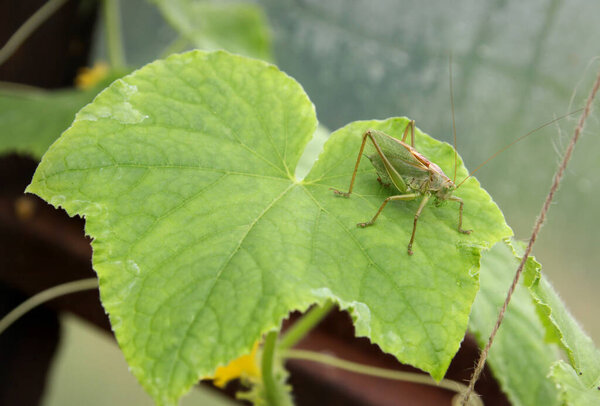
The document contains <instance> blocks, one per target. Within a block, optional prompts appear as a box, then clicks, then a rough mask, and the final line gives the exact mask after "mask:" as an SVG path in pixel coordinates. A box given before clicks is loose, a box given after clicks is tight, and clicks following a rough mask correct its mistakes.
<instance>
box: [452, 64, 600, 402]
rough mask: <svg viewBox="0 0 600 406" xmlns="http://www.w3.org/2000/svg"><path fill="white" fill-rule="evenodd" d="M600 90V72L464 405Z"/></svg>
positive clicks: (482, 354)
mask: <svg viewBox="0 0 600 406" xmlns="http://www.w3.org/2000/svg"><path fill="white" fill-rule="evenodd" d="M599 88H600V71H599V72H598V76H597V77H596V81H595V82H594V85H593V87H592V90H591V91H590V94H589V96H588V98H587V102H586V104H585V107H584V109H583V113H581V117H580V118H579V122H578V123H577V127H575V133H574V134H573V137H572V138H571V141H570V142H569V145H568V147H567V150H566V151H565V156H564V157H563V160H562V162H561V163H560V165H559V167H558V169H557V170H556V173H555V174H554V179H553V181H552V186H551V187H550V192H548V196H546V201H545V202H544V205H543V206H542V209H541V211H540V215H539V217H538V218H537V220H536V222H535V225H534V227H533V231H532V233H531V237H530V238H529V244H527V249H526V250H525V254H524V255H523V258H522V259H521V263H519V267H518V268H517V272H516V273H515V277H514V279H513V282H512V285H511V286H510V289H509V290H508V293H507V295H506V300H505V301H504V305H503V306H502V309H500V313H499V314H498V319H497V320H496V324H495V325H494V328H493V329H492V333H491V334H490V338H489V339H488V342H487V344H486V346H485V348H484V349H483V351H481V355H480V356H479V361H478V362H477V367H476V368H475V371H473V375H472V376H471V380H470V381H469V387H468V388H467V390H466V391H465V394H464V397H463V400H462V404H463V405H466V404H467V402H468V400H469V396H470V395H471V392H472V391H473V389H474V387H475V383H476V382H477V380H478V379H479V375H481V371H483V367H484V366H485V360H486V359H487V355H488V352H489V350H490V347H491V346H492V343H493V342H494V337H496V333H497V332H498V329H499V328H500V324H502V320H503V319H504V313H505V312H506V309H507V308H508V304H509V303H510V299H511V297H512V295H513V293H514V291H515V288H516V287H517V284H518V283H519V278H520V277H521V274H522V273H523V269H524V268H525V263H526V262H527V258H529V254H531V250H532V249H533V244H535V240H536V239H537V235H538V233H539V232H540V229H541V228H542V225H543V224H544V221H545V220H546V214H547V213H548V210H549V209H550V204H551V203H552V200H553V199H554V194H555V193H556V191H557V190H558V186H559V185H560V181H561V180H562V177H563V175H564V173H565V169H566V168H567V164H568V163H569V160H570V159H571V155H572V153H573V149H574V148H575V143H576V142H577V140H578V139H579V136H580V135H581V131H583V125H584V124H585V120H586V119H587V117H588V115H589V114H590V110H591V107H592V102H593V100H594V98H595V97H596V93H597V92H598V89H599Z"/></svg>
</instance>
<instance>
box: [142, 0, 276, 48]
mask: <svg viewBox="0 0 600 406" xmlns="http://www.w3.org/2000/svg"><path fill="white" fill-rule="evenodd" d="M151 1H152V2H153V3H156V5H157V6H158V7H159V9H160V10H161V12H162V13H163V15H164V16H165V19H166V20H167V21H168V22H169V23H170V24H171V25H172V27H173V28H174V29H175V30H176V31H177V32H179V33H180V34H181V35H183V37H184V38H186V39H188V40H189V41H190V42H191V43H192V44H194V46H196V47H197V48H199V49H204V50H208V51H213V50H217V49H225V50H228V51H231V52H235V53H239V54H241V55H246V56H253V57H256V58H260V59H264V60H271V59H272V50H271V34H270V32H269V27H268V24H267V19H266V17H265V15H264V13H263V12H262V10H261V8H260V7H259V6H257V5H255V4H251V3H223V2H212V1H199V0H151Z"/></svg>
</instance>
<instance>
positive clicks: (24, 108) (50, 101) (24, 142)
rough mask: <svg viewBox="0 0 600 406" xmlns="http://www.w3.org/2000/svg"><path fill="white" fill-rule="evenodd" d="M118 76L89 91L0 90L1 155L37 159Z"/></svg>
mask: <svg viewBox="0 0 600 406" xmlns="http://www.w3.org/2000/svg"><path fill="white" fill-rule="evenodd" d="M119 76H122V75H117V74H114V73H113V74H110V75H109V76H108V77H107V79H105V80H102V81H101V82H100V83H99V84H98V85H97V86H94V87H93V88H91V89H89V90H77V89H70V90H55V91H44V90H41V89H33V88H28V87H23V88H22V89H21V88H20V87H16V88H15V89H2V90H0V123H2V131H0V154H7V153H11V152H17V153H21V154H25V155H30V156H31V157H32V158H35V159H40V158H41V157H42V155H44V153H45V152H46V151H47V150H48V147H49V146H50V145H51V144H52V143H53V142H54V141H55V140H56V139H57V138H58V137H59V136H60V134H61V133H62V132H63V131H64V130H66V129H67V127H69V125H70V124H71V123H72V122H73V118H74V117H75V113H77V111H79V109H81V108H82V107H83V106H85V105H86V104H87V103H89V102H91V101H92V99H93V98H94V96H96V95H97V94H98V92H99V91H100V90H102V89H104V88H105V87H106V86H108V84H109V83H110V82H112V81H113V80H114V79H116V78H117V77H119Z"/></svg>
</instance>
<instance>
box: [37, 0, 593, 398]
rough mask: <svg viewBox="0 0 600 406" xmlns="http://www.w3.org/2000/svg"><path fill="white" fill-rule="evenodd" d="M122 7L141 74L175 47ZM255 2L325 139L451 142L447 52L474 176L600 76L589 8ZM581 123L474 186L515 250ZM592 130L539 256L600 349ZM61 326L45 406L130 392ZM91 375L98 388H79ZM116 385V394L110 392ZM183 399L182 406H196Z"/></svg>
mask: <svg viewBox="0 0 600 406" xmlns="http://www.w3.org/2000/svg"><path fill="white" fill-rule="evenodd" d="M122 3H123V15H122V17H123V19H124V21H126V24H124V37H125V39H126V50H127V57H128V62H129V63H130V64H131V65H133V66H140V65H142V64H144V63H146V62H149V61H150V60H152V59H154V58H155V55H156V50H157V49H162V48H165V47H167V45H168V44H170V43H171V42H172V41H173V40H174V39H175V37H176V34H175V33H174V31H173V30H172V29H171V28H170V27H169V26H168V25H166V23H164V21H163V19H162V17H161V16H160V14H159V13H158V11H157V10H156V9H155V8H154V7H153V6H152V5H149V4H148V3H146V2H144V1H142V0H127V1H123V2H122ZM257 3H258V4H260V5H262V6H263V7H264V9H265V11H266V13H267V16H268V19H269V23H270V24H271V27H272V32H273V39H274V46H275V60H276V63H277V64H278V65H279V66H280V67H281V69H283V70H284V71H286V72H287V73H289V74H290V75H291V76H293V77H295V78H296V79H297V80H298V81H299V82H300V83H301V84H302V85H303V86H304V88H305V89H306V91H307V93H308V95H309V96H310V98H311V99H312V100H313V102H314V103H315V105H316V110H317V115H318V117H319V120H320V122H321V123H322V124H323V125H325V126H326V127H328V128H330V129H332V130H333V129H336V128H338V127H340V126H343V125H345V124H346V123H348V122H350V121H354V120H360V119H374V118H379V119H383V118H386V117H390V116H408V117H411V118H413V119H415V120H416V122H417V125H418V126H419V127H420V128H421V129H422V130H424V131H425V132H427V133H429V134H431V135H432V136H434V137H436V138H438V139H441V140H445V141H447V142H452V119H451V109H450V101H449V78H448V65H449V64H448V56H449V54H450V53H452V55H453V70H454V95H455V108H456V124H457V135H458V151H459V153H460V154H461V155H462V157H463V158H464V160H465V162H466V164H467V167H469V168H472V169H473V168H475V167H476V166H477V165H479V164H480V163H481V162H483V161H484V160H485V159H486V158H488V157H489V156H490V155H492V154H493V153H494V152H495V151H497V150H498V149H499V148H501V147H503V146H504V145H506V144H507V143H509V142H510V141H512V140H513V139H515V138H517V137H519V136H521V135H523V134H525V133H527V132H528V131H530V130H532V129H533V128H535V127H537V126H538V125H540V124H542V123H544V122H547V121H549V120H551V119H553V118H554V117H557V116H560V115H563V114H565V113H567V112H569V111H572V110H575V109H576V108H579V107H581V106H582V105H583V101H584V100H585V98H586V96H587V94H588V92H589V86H590V85H591V83H592V81H593V79H594V77H595V73H596V71H597V70H598V67H599V66H600V63H599V62H598V59H597V57H598V55H600V46H599V44H600V24H598V21H597V19H598V16H599V15H600V2H597V1H596V2H594V1H588V0H569V1H566V0H565V1H560V0H530V1H527V2H523V1H520V0H488V1H473V0H458V1H453V2H447V1H442V0H438V1H432V0H429V1H427V0H425V1H397V0H377V1H372V0H328V1H320V0H260V1H257ZM101 38H102V37H101V34H100V33H99V34H98V39H99V41H98V44H99V45H98V48H97V53H96V54H97V55H102V45H101V43H102V41H101ZM594 58H596V59H594ZM599 104H600V103H598V102H596V104H595V105H596V107H598V105H599ZM578 116H579V115H578V114H577V115H574V116H572V117H571V118H568V119H564V120H561V121H560V122H559V123H557V124H556V125H552V126H549V127H548V128H546V129H544V130H542V131H539V132H538V133H536V134H535V135H533V136H531V137H529V138H528V139H527V140H525V141H523V142H522V143H519V144H517V145H516V146H515V147H513V148H512V149H510V150H509V151H508V152H506V153H504V154H502V155H500V156H499V157H498V158H497V159H495V160H494V161H492V162H491V163H490V164H489V165H487V166H486V167H485V168H484V169H482V170H481V171H480V172H478V174H477V178H478V179H479V180H480V182H481V183H482V185H483V186H484V188H486V189H487V190H488V191H489V193H490V194H491V195H492V197H493V198H494V200H495V201H496V202H497V203H498V205H499V206H500V207H501V209H502V210H503V211H504V213H505V216H506V219H507V221H508V223H509V224H510V225H511V227H513V229H514V231H515V234H516V236H517V237H518V238H521V239H526V238H528V237H529V233H530V230H531V228H532V226H533V223H534V220H535V218H536V216H537V213H538V211H539V209H540V207H541V205H542V202H543V200H544V198H545V195H546V194H547V192H548V189H549V186H550V183H551V179H552V175H553V172H554V170H555V168H556V166H557V162H558V161H559V160H560V158H561V153H562V151H563V150H564V147H565V146H566V143H567V142H568V139H569V138H570V136H571V135H572V133H573V128H574V125H575V123H576V120H577V118H578ZM599 118H600V113H598V109H597V108H596V113H594V114H593V115H592V116H591V117H590V119H589V120H588V123H587V127H586V131H585V133H584V134H583V137H582V139H581V141H580V143H579V144H578V146H577V149H576V150H575V154H574V156H573V160H572V162H571V165H570V167H569V170H568V172H567V174H566V176H565V179H564V182H563V186H562V187H561V189H560V191H559V193H558V195H557V197H556V199H555V202H554V204H553V206H552V208H551V210H550V213H549V217H548V221H547V225H546V226H545V227H544V228H543V230H542V233H541V235H540V237H539V239H538V243H537V245H536V248H535V250H534V252H535V255H536V257H537V258H538V260H539V261H540V262H541V263H542V264H543V266H544V272H545V273H546V274H547V275H548V276H549V277H550V279H551V280H552V281H553V283H554V285H555V286H556V288H557V290H558V291H559V292H560V293H561V295H562V297H563V299H564V300H565V301H566V303H567V305H568V306H569V307H570V309H571V311H572V312H573V314H574V315H575V317H576V318H577V319H578V320H579V321H580V322H581V323H582V324H583V326H584V328H585V329H586V330H587V331H588V333H590V334H591V336H592V337H593V338H594V340H595V341H596V343H598V342H599V341H600V322H599V321H598V318H597V316H596V310H597V309H598V308H599V305H600V298H599V295H597V293H596V291H597V289H598V286H600V276H599V275H598V272H597V270H596V267H597V264H598V263H599V262H600V249H598V243H599V238H598V237H599V235H600V232H599V227H600V215H599V214H598V212H597V211H596V208H597V207H598V201H600V180H598V178H596V176H597V175H598V174H599V171H598V169H599V167H600V137H599V135H600V134H599V133H600V131H599V130H600V124H599ZM357 148H358V145H357ZM349 175H350V174H349ZM466 204H468V202H466ZM424 215H427V214H426V213H425V214H424ZM66 326H67V339H66V340H64V342H63V350H62V352H61V360H60V361H59V363H58V364H57V366H56V367H55V371H56V372H57V374H56V375H55V376H54V377H53V381H52V385H51V387H50V390H49V393H48V397H47V401H46V404H47V405H66V404H91V403H90V400H91V399H94V397H97V398H99V397H100V396H109V393H107V391H106V388H107V387H110V388H111V391H112V390H113V389H112V388H116V387H117V386H118V384H117V382H125V381H126V380H129V381H131V382H134V380H133V378H131V377H130V378H126V377H125V376H126V375H127V371H126V365H125V363H124V362H123V361H122V356H120V354H119V353H118V351H117V350H116V347H114V345H113V349H112V350H111V351H112V352H113V353H114V354H113V355H111V356H109V355H108V350H106V351H107V352H106V353H103V355H101V356H99V355H98V354H99V353H100V352H99V350H98V348H100V347H99V345H98V344H97V343H96V341H95V340H97V338H92V337H93V336H95V333H94V332H91V331H88V330H87V329H86V328H82V327H81V326H80V325H78V324H77V323H75V322H73V321H72V320H71V321H68V323H66ZM102 340H104V338H102ZM104 341H105V340H104ZM109 346H110V345H109ZM73 347H74V348H75V349H73ZM102 351H104V350H102ZM91 357H94V358H93V359H92V358H91ZM69 358H71V359H70V360H69ZM109 358H111V359H112V358H115V359H116V361H115V363H114V364H113V363H109V362H108V360H109ZM75 361H76V363H75V364H74V363H73V362H75ZM77 365H78V366H77ZM91 365H95V366H100V367H99V368H89V366H91ZM71 368H72V369H73V370H74V371H70V369H71ZM84 371H85V372H84ZM93 371H98V372H101V373H103V374H104V375H102V376H98V377H94V376H92V375H89V376H88V375H87V374H88V373H90V374H91V373H92V372H93ZM74 376H75V377H77V378H81V381H82V382H83V381H85V383H81V385H85V386H84V390H82V391H81V392H82V393H83V394H85V399H84V398H83V397H82V398H80V399H76V398H74V397H73V395H72V390H73V386H74V385H73V379H74ZM117 376H118V377H119V378H116V377H117ZM113 378H116V381H108V379H113ZM77 385H80V384H79V383H78V384H77ZM130 386H131V388H132V389H131V390H132V391H133V392H132V393H134V395H131V396H136V397H134V398H131V399H134V400H127V401H125V400H124V399H129V398H125V397H123V398H119V399H116V398H106V397H104V398H102V399H105V400H104V402H100V403H97V404H150V403H149V402H150V400H149V398H148V397H147V396H146V395H144V394H141V395H140V391H139V390H138V389H137V388H136V384H135V383H132V384H131V385H130ZM127 390H129V389H127ZM67 392H68V393H67ZM135 393H137V394H135ZM69 396H70V397H69ZM115 396H116V395H115ZM119 396H121V395H119ZM123 396H126V395H123ZM127 396H128V395H127ZM72 399H76V400H75V401H73V400H72ZM191 399H192V398H191V397H189V398H188V399H187V400H188V401H189V402H186V403H184V404H193V403H192V401H191ZM207 402H208V401H206V400H197V401H196V403H195V404H209V403H207Z"/></svg>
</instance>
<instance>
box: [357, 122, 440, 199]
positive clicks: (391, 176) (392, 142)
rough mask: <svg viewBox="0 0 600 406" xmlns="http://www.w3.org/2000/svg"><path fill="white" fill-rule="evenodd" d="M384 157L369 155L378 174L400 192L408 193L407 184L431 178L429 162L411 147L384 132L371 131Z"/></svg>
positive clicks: (376, 153) (377, 154) (375, 154)
mask: <svg viewBox="0 0 600 406" xmlns="http://www.w3.org/2000/svg"><path fill="white" fill-rule="evenodd" d="M370 133H371V135H372V137H373V139H374V140H375V142H376V143H377V145H378V146H379V149H380V150H381V153H382V155H383V156H381V155H380V154H379V152H377V150H376V148H375V147H374V148H373V149H375V151H374V152H373V153H370V154H367V158H369V160H370V161H371V163H372V164H373V166H374V167H375V169H376V170H377V174H378V175H379V177H380V178H381V181H382V182H384V183H391V184H393V185H394V186H395V187H396V188H397V189H398V190H399V191H400V192H403V193H404V192H406V191H407V190H408V187H407V186H406V184H407V183H413V182H414V181H415V180H423V181H424V180H426V179H428V178H429V168H428V165H427V163H428V161H427V159H426V158H425V157H423V156H422V155H421V154H419V153H418V152H417V151H415V150H414V148H412V147H411V146H410V145H408V144H406V143H404V142H402V141H400V140H399V139H396V138H394V137H391V136H389V135H387V134H386V133H384V132H382V131H377V130H370Z"/></svg>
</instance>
